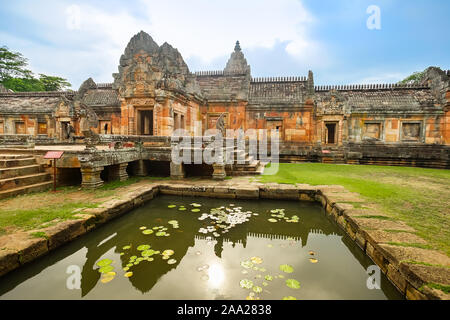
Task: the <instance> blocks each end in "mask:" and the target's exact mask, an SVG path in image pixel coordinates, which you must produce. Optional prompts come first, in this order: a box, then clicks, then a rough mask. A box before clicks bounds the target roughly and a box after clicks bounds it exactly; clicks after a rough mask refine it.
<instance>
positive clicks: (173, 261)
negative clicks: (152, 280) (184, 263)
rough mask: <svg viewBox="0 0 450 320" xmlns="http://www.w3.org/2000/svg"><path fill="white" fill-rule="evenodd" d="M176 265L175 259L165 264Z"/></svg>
mask: <svg viewBox="0 0 450 320" xmlns="http://www.w3.org/2000/svg"><path fill="white" fill-rule="evenodd" d="M175 263H177V260H175V259H170V260H169V261H167V264H175Z"/></svg>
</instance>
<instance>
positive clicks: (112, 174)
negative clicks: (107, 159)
mask: <svg viewBox="0 0 450 320" xmlns="http://www.w3.org/2000/svg"><path fill="white" fill-rule="evenodd" d="M127 167H128V162H125V163H119V164H115V165H112V166H110V167H109V168H108V169H109V171H108V180H109V181H114V180H119V181H125V180H127V179H128V173H127Z"/></svg>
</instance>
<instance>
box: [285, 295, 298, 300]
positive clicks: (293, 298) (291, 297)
mask: <svg viewBox="0 0 450 320" xmlns="http://www.w3.org/2000/svg"><path fill="white" fill-rule="evenodd" d="M283 300H297V298H296V297H293V296H287V297H283Z"/></svg>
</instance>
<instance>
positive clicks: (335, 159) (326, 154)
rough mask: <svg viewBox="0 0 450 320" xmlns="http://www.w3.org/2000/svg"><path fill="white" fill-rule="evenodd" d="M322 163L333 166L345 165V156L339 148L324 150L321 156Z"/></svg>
mask: <svg viewBox="0 0 450 320" xmlns="http://www.w3.org/2000/svg"><path fill="white" fill-rule="evenodd" d="M320 159H321V160H322V163H332V164H345V163H346V160H345V154H344V152H343V151H342V150H341V149H339V148H333V147H329V148H324V149H322V154H321V155H320Z"/></svg>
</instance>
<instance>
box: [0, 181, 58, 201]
mask: <svg viewBox="0 0 450 320" xmlns="http://www.w3.org/2000/svg"><path fill="white" fill-rule="evenodd" d="M52 185H53V181H45V182H41V183H36V184H32V185H27V186H23V187H19V188H14V189H9V190H6V191H0V199H5V198H9V197H14V196H18V195H21V194H25V193H31V192H41V191H45V190H48V189H50V188H51V187H52Z"/></svg>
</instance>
